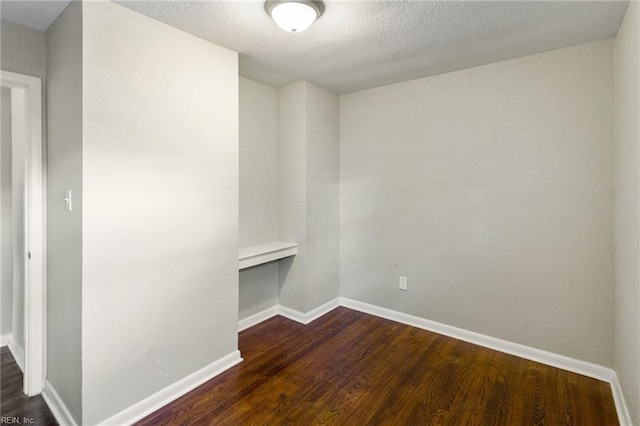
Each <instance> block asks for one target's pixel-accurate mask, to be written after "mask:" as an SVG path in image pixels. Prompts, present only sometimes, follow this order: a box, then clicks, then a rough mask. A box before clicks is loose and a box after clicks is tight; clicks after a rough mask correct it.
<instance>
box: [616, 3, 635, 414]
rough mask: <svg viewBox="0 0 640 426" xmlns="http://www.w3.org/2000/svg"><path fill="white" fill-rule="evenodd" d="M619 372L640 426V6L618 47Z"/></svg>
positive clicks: (630, 15)
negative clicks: (639, 202)
mask: <svg viewBox="0 0 640 426" xmlns="http://www.w3.org/2000/svg"><path fill="white" fill-rule="evenodd" d="M615 86H616V88H615V93H616V155H615V164H616V167H615V170H616V179H615V194H616V203H615V224H616V227H615V241H616V245H615V270H616V285H615V290H614V294H615V300H614V302H615V304H614V312H615V316H614V330H615V333H614V355H615V357H614V367H615V369H616V372H617V373H618V378H619V380H620V384H621V386H622V390H623V392H624V396H625V399H626V401H627V404H628V406H629V411H630V414H631V417H632V421H633V423H634V424H640V264H639V259H638V256H640V250H639V249H638V245H639V242H640V228H639V226H638V224H639V220H640V205H639V204H638V198H639V196H640V171H639V169H640V162H639V159H638V155H639V154H640V152H639V148H638V147H639V145H640V125H639V120H640V4H639V3H637V2H631V3H630V4H629V9H628V10H627V14H626V16H625V19H624V21H623V24H622V27H621V28H620V31H619V32H618V36H617V37H616V41H615Z"/></svg>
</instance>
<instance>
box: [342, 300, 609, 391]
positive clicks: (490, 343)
mask: <svg viewBox="0 0 640 426" xmlns="http://www.w3.org/2000/svg"><path fill="white" fill-rule="evenodd" d="M340 304H341V306H344V307H346V308H349V309H353V310H356V311H360V312H364V313H366V314H371V315H375V316H377V317H380V318H385V319H389V320H391V321H395V322H399V323H402V324H407V325H411V326H413V327H417V328H421V329H423V330H428V331H432V332H434V333H438V334H443V335H445V336H449V337H453V338H455V339H459V340H464V341H465V342H469V343H474V344H476V345H480V346H483V347H485V348H489V349H495V350H497V351H500V352H504V353H508V354H511V355H515V356H518V357H520V358H525V359H529V360H531V361H536V362H539V363H542V364H546V365H550V366H552V367H557V368H561V369H563V370H567V371H572V372H574V373H578V374H582V375H583V376H588V377H592V378H594V379H598V380H603V381H606V382H611V378H612V376H613V374H615V373H614V371H613V370H611V369H610V368H607V367H603V366H601V365H597V364H592V363H590V362H587V361H581V360H579V359H574V358H569V357H567V356H564V355H558V354H555V353H552V352H547V351H545V350H542V349H536V348H532V347H530V346H525V345H522V344H520V343H513V342H509V341H507V340H502V339H498V338H496V337H490V336H486V335H484V334H480V333H475V332H473V331H468V330H464V329H462V328H457V327H453V326H450V325H446V324H442V323H439V322H436V321H431V320H428V319H424V318H420V317H416V316H413V315H409V314H405V313H402V312H397V311H393V310H391V309H386V308H381V307H379V306H375V305H370V304H368V303H364V302H360V301H357V300H353V299H348V298H341V302H340Z"/></svg>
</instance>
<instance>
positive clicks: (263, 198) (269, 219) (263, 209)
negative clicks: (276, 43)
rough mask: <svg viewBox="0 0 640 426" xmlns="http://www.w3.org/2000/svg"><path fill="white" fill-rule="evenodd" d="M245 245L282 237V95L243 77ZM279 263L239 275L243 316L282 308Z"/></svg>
mask: <svg viewBox="0 0 640 426" xmlns="http://www.w3.org/2000/svg"><path fill="white" fill-rule="evenodd" d="M239 233H240V237H239V239H240V247H247V246H252V245H255V244H261V243H266V242H269V241H275V240H277V239H278V95H277V93H276V89H274V88H272V87H269V86H265V85H264V84H261V83H258V82H255V81H253V80H249V79H246V78H242V77H241V78H240V230H239ZM278 286H279V284H278V263H277V262H271V263H267V264H264V265H259V266H256V267H253V268H249V269H245V270H242V271H240V297H239V318H240V319H245V318H247V317H249V316H251V315H253V314H256V313H258V312H261V311H263V310H265V309H268V308H271V307H272V306H275V305H277V304H278V290H279V289H278Z"/></svg>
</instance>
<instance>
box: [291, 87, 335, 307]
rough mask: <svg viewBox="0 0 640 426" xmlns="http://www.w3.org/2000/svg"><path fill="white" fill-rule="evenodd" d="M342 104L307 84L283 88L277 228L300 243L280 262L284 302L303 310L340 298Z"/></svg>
mask: <svg viewBox="0 0 640 426" xmlns="http://www.w3.org/2000/svg"><path fill="white" fill-rule="evenodd" d="M338 106H339V102H338V96H336V95H335V94H333V93H330V92H327V91H326V90H323V89H320V88H318V87H316V86H314V85H312V84H310V83H307V82H300V83H296V84H292V85H290V86H286V87H283V88H280V89H278V206H279V210H278V214H279V218H278V226H279V228H278V232H279V236H280V240H282V241H292V242H295V243H298V254H297V255H296V256H295V257H290V258H286V259H283V260H281V261H280V262H279V268H280V270H279V274H280V304H281V305H283V306H285V307H287V308H290V309H294V310H296V311H299V312H302V313H306V312H309V311H311V310H313V309H315V308H317V307H319V306H321V305H322V304H324V303H326V302H328V301H330V300H333V299H335V298H336V297H338V296H339V290H340V285H339V280H338V278H339V266H338V263H339V257H338V249H339V239H338V238H339V236H338V233H339V220H338V214H339V211H338V198H339V189H338V184H339V131H338V127H339V125H338V120H339V113H338Z"/></svg>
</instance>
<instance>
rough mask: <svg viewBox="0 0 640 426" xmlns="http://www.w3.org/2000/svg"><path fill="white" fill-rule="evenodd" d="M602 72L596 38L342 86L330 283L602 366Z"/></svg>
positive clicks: (605, 120) (607, 350) (605, 261)
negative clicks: (445, 70)
mask: <svg viewBox="0 0 640 426" xmlns="http://www.w3.org/2000/svg"><path fill="white" fill-rule="evenodd" d="M612 78H613V70H612V42H611V41H604V42H599V43H593V44H587V45H581V46H576V47H571V48H567V49H561V50H556V51H551V52H547V53H542V54H537V55H533V56H527V57H523V58H519V59H515V60H510V61H505V62H500V63H495V64H491V65H486V66H481V67H477V68H472V69H468V70H463V71H457V72H453V73H449V74H443V75H439V76H435V77H430V78H425V79H420V80H414V81H409V82H405V83H399V84H395V85H390V86H385V87H380V88H375V89H371V90H366V91H362V92H358V93H353V94H349V95H344V96H341V98H340V131H341V151H340V172H341V190H340V243H341V244H340V256H341V257H340V266H341V268H340V271H341V274H340V279H341V293H342V295H343V296H346V297H349V298H353V299H357V300H361V301H364V302H368V303H372V304H375V305H379V306H382V307H386V308H390V309H394V310H397V311H401V312H406V313H409V314H412V315H416V316H419V317H424V318H428V319H431V320H435V321H438V322H441V323H445V324H449V325H453V326H456V327H460V328H463V329H467V330H472V331H475V332H479V333H482V334H486V335H489V336H494V337H498V338H501V339H505V340H508V341H512V342H518V343H522V344H525V345H528V346H532V347H536V348H540V349H545V350H548V351H551V352H555V353H559V354H563V355H566V356H569V357H573V358H578V359H583V360H586V361H591V362H595V363H598V364H602V365H606V366H610V365H611V364H612V351H611V348H612V327H613V312H612V285H613V284H612V283H613V270H612V246H613V238H612V237H613V214H612V212H613V200H612V141H613V125H612V123H613V80H612ZM400 275H403V276H407V277H408V278H409V291H408V292H403V291H400V290H399V289H398V277H399V276H400Z"/></svg>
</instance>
